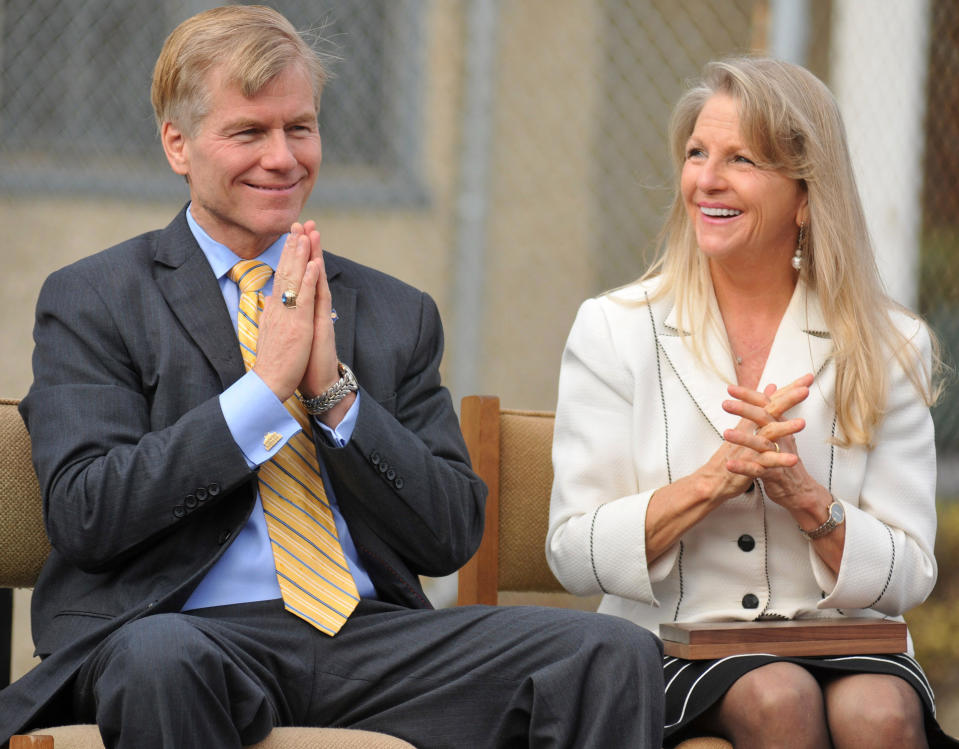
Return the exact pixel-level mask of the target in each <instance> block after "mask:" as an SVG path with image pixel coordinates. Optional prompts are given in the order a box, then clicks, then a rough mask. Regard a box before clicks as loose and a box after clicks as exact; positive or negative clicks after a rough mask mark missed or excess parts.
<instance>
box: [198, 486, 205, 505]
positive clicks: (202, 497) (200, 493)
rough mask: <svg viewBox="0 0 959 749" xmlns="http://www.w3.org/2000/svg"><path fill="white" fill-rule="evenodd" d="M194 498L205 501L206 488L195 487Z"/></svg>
mask: <svg viewBox="0 0 959 749" xmlns="http://www.w3.org/2000/svg"><path fill="white" fill-rule="evenodd" d="M196 498H197V499H199V500H200V501H201V502H206V498H207V493H206V489H204V488H203V487H202V486H201V487H200V488H199V489H197V490H196Z"/></svg>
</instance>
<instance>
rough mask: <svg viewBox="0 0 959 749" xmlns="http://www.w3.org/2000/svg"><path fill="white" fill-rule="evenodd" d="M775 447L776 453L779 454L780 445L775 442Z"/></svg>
mask: <svg viewBox="0 0 959 749" xmlns="http://www.w3.org/2000/svg"><path fill="white" fill-rule="evenodd" d="M773 447H775V448H776V452H777V453H778V452H779V443H778V442H773Z"/></svg>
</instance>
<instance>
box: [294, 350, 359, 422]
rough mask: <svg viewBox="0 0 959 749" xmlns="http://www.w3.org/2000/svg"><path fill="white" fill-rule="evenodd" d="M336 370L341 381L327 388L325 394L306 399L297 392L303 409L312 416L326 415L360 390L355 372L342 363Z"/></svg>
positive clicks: (337, 363)
mask: <svg viewBox="0 0 959 749" xmlns="http://www.w3.org/2000/svg"><path fill="white" fill-rule="evenodd" d="M336 369H337V371H338V372H339V374H340V379H339V380H337V381H336V382H334V383H333V384H332V385H331V386H330V387H329V388H327V389H326V391H325V392H322V393H320V394H319V395H317V396H314V397H313V398H304V397H303V396H302V395H300V394H299V392H297V394H296V397H297V398H299V399H300V401H301V402H302V403H303V408H305V409H306V412H307V413H308V414H309V415H310V416H319V415H320V414H325V413H326V412H327V411H329V410H330V409H331V408H333V406H335V405H336V404H337V403H339V402H340V401H341V400H343V399H344V398H345V397H346V396H348V395H349V394H350V393H355V392H356V391H357V390H359V385H358V384H357V382H356V376H355V375H354V374H353V370H351V369H350V368H349V367H348V366H346V365H345V364H344V363H343V362H341V361H337V362H336Z"/></svg>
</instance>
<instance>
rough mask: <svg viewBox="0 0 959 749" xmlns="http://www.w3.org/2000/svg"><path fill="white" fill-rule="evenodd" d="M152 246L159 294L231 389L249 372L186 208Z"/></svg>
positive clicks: (223, 382) (221, 296)
mask: <svg viewBox="0 0 959 749" xmlns="http://www.w3.org/2000/svg"><path fill="white" fill-rule="evenodd" d="M154 241H155V245H154V253H153V259H154V272H155V276H156V281H157V285H158V286H159V287H160V291H161V293H162V294H163V296H164V298H165V299H166V301H167V304H168V305H169V306H170V309H171V310H172V311H173V314H174V315H176V317H177V319H178V320H179V321H180V323H181V324H182V325H183V328H184V329H185V330H186V332H187V334H188V335H189V336H190V337H191V338H192V339H193V340H194V342H195V343H196V345H197V346H198V347H199V348H200V350H201V351H202V352H203V354H204V355H205V356H206V358H207V360H208V361H209V362H210V364H211V365H212V366H213V368H214V369H215V370H216V372H217V374H218V375H219V377H220V382H221V384H222V385H223V387H224V388H226V387H229V386H230V385H232V384H233V383H234V382H235V381H236V380H238V379H239V378H240V377H242V376H243V373H244V372H245V371H246V369H245V367H244V366H243V358H242V356H241V355H240V347H239V344H238V343H237V340H236V332H235V331H234V330H233V321H232V320H231V319H230V315H229V313H228V312H227V309H226V305H225V304H224V303H223V294H222V293H221V292H220V287H219V285H218V284H217V280H216V277H215V276H214V275H213V269H212V268H210V264H209V262H207V259H206V256H205V255H204V254H203V251H202V250H201V249H200V246H199V245H198V244H197V242H196V239H195V238H194V237H193V233H192V232H191V231H190V227H189V225H188V224H187V221H186V208H185V207H184V209H183V210H181V211H180V213H179V214H177V217H176V218H174V219H173V221H171V222H170V224H169V226H167V227H166V228H165V229H163V230H162V231H160V232H158V233H157V234H156V238H155V240H154Z"/></svg>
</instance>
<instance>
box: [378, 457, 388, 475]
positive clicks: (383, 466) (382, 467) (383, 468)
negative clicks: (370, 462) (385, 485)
mask: <svg viewBox="0 0 959 749" xmlns="http://www.w3.org/2000/svg"><path fill="white" fill-rule="evenodd" d="M388 470H390V464H389V463H387V462H386V461H385V460H381V461H380V473H386V472H387V471H388Z"/></svg>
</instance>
